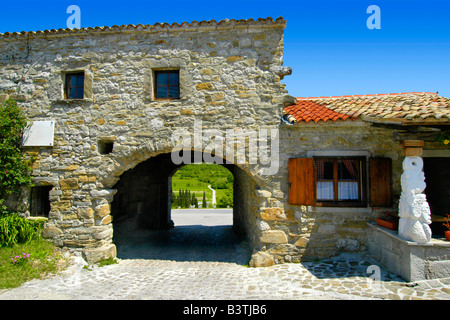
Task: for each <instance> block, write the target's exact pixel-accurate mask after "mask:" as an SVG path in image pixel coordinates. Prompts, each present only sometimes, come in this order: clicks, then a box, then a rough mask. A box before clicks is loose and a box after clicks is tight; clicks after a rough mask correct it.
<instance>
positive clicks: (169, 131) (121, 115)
mask: <svg viewBox="0 0 450 320" xmlns="http://www.w3.org/2000/svg"><path fill="white" fill-rule="evenodd" d="M285 27H286V21H285V20H283V18H278V19H276V20H273V19H271V18H267V19H258V20H253V19H249V20H223V21H219V22H216V21H214V20H212V21H202V22H192V23H186V22H184V23H182V24H181V25H180V24H177V23H174V24H171V25H169V24H167V23H164V24H155V25H136V26H134V25H125V26H114V27H102V28H100V27H97V28H83V29H76V30H70V29H65V30H62V29H60V30H50V31H36V32H21V33H5V34H2V35H0V58H1V60H0V102H4V101H5V100H6V99H8V98H11V99H16V100H17V101H18V103H19V105H20V106H21V107H22V108H23V110H24V111H25V113H26V115H27V117H28V118H29V119H30V121H32V122H33V125H32V126H31V129H30V130H29V132H27V135H26V137H25V140H24V148H25V150H26V152H27V153H28V154H30V155H33V156H36V157H37V160H36V162H35V163H34V167H33V177H34V182H35V185H36V187H34V188H32V190H24V193H23V195H22V197H21V198H20V199H14V201H12V202H11V203H14V204H15V205H16V207H17V208H18V210H19V211H21V212H23V213H24V214H27V215H45V216H47V217H48V221H47V222H46V225H45V229H44V236H45V237H47V238H50V239H52V240H53V241H54V243H56V244H57V245H59V246H64V247H68V248H71V249H73V250H79V251H81V252H82V253H83V255H84V257H85V258H86V259H87V260H88V261H90V262H95V261H98V260H100V259H103V258H107V257H110V256H115V254H116V248H115V245H114V241H113V230H114V221H119V220H121V219H125V218H126V217H127V216H133V217H135V218H137V221H138V223H139V224H141V225H142V226H145V227H148V228H153V229H167V228H171V227H172V222H171V217H170V206H169V205H168V204H169V202H170V195H171V190H170V188H171V183H170V181H171V176H172V175H173V174H174V172H176V170H177V169H178V168H180V167H181V166H182V165H183V164H185V163H187V162H183V163H180V162H179V161H178V162H177V161H174V158H173V155H174V154H173V150H174V149H176V148H180V149H182V150H183V152H180V153H178V154H179V155H180V157H182V158H183V159H184V160H188V161H201V160H203V161H208V160H211V159H212V160H214V161H215V162H219V163H222V164H223V165H224V166H225V167H227V168H228V169H229V170H230V171H231V172H232V173H233V176H234V202H235V206H234V210H233V216H234V219H233V220H234V222H233V223H234V227H235V230H236V231H237V232H240V233H243V234H244V235H245V236H246V237H247V238H248V239H249V241H250V243H251V245H252V247H253V248H254V255H253V258H252V261H251V264H252V265H268V264H272V263H283V262H298V261H301V260H302V259H317V258H324V257H329V256H331V255H334V254H337V253H339V252H341V251H363V250H367V248H368V247H369V246H370V239H369V238H368V234H369V230H370V224H368V222H373V221H375V218H376V217H377V216H379V215H380V214H381V213H382V212H384V211H387V210H391V211H392V210H396V206H397V205H398V198H399V194H400V191H401V190H400V189H401V186H400V181H399V179H400V176H401V174H402V168H401V166H402V164H401V163H402V159H403V158H404V153H403V152H404V150H403V149H404V148H403V146H404V144H403V145H402V141H405V140H407V141H409V140H420V141H425V142H424V144H425V145H424V147H423V149H424V155H429V156H430V157H433V158H436V157H437V158H441V157H448V156H449V155H450V154H449V152H448V151H449V149H448V148H447V149H446V148H445V146H443V145H441V144H439V143H438V142H436V138H437V135H439V133H440V132H442V130H445V128H446V126H445V125H448V124H449V120H450V101H449V99H445V98H442V97H440V96H438V95H437V94H429V93H421V94H417V93H411V94H397V95H381V96H380V95H375V96H364V97H356V96H352V97H329V98H307V99H306V98H298V99H295V98H293V97H292V96H291V95H289V94H288V92H287V91H286V89H285V85H284V84H282V83H281V80H282V79H283V77H284V76H287V75H290V73H291V70H290V68H288V67H284V66H283V45H284V43H283V41H284V40H283V32H284V29H285ZM424 106H426V108H424ZM233 134H234V136H233ZM186 136H187V138H186ZM242 136H243V137H244V138H245V137H247V139H248V140H244V141H248V143H244V146H245V148H244V149H242V150H240V149H239V148H240V145H239V143H238V139H239V138H241V137H242ZM185 138H186V139H185ZM180 139H181V141H182V143H180ZM239 141H240V140H239ZM212 142H214V143H212ZM241 142H242V141H241ZM252 142H253V144H252ZM230 143H231V147H230ZM180 146H182V148H181V147H180ZM264 147H266V149H264ZM223 150H225V153H223V152H222V151H223ZM264 150H265V152H266V153H264V152H263V151H264ZM191 151H192V152H191ZM264 154H265V155H266V158H267V155H268V154H270V157H269V158H270V159H271V160H270V161H267V159H266V160H265V161H262V158H263V155H264ZM181 155H182V156H181ZM230 155H231V156H230ZM178 160H179V159H178ZM272 160H274V161H272ZM439 163H440V164H439V165H442V163H444V165H443V166H444V167H443V170H444V171H445V172H446V174H448V162H445V161H444V162H442V161H440V162H439ZM445 163H446V165H445ZM430 166H434V164H431V165H430ZM375 170H377V171H375ZM341 180H342V181H341ZM344 180H346V181H344ZM344 185H345V188H346V189H345V190H344V187H343V186H344ZM333 186H335V187H334V189H333ZM341 186H342V187H341ZM338 188H339V190H338ZM443 188H444V189H445V188H447V190H448V184H447V185H445V186H444V187H443ZM440 189H442V188H441V187H437V188H436V190H440ZM447 199H448V195H447ZM437 202H439V201H437ZM236 204H238V205H236ZM437 205H438V206H443V205H444V206H445V204H443V203H440V204H437ZM437 210H438V209H437ZM249 258H250V257H249Z"/></svg>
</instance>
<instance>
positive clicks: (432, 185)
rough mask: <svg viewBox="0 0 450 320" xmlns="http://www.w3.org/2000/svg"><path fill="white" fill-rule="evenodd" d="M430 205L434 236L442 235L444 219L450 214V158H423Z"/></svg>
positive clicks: (426, 191)
mask: <svg viewBox="0 0 450 320" xmlns="http://www.w3.org/2000/svg"><path fill="white" fill-rule="evenodd" d="M423 160H424V165H423V171H424V174H425V182H426V185H427V187H426V189H425V194H426V196H427V201H428V204H429V205H430V210H431V218H432V221H433V222H432V224H431V229H432V232H433V235H442V234H443V232H444V230H445V228H444V226H443V225H442V219H443V217H445V216H446V215H447V214H450V158H428V157H425V158H423Z"/></svg>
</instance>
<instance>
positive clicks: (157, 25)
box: [0, 16, 286, 37]
mask: <svg viewBox="0 0 450 320" xmlns="http://www.w3.org/2000/svg"><path fill="white" fill-rule="evenodd" d="M268 22H270V23H273V24H280V25H285V24H286V20H285V19H284V18H283V17H282V16H280V17H278V18H276V19H273V18H272V17H267V18H257V19H256V20H255V19H253V18H249V19H222V20H220V21H216V20H214V19H211V20H202V21H197V20H193V21H191V22H190V23H189V22H187V21H184V22H182V23H178V22H173V23H171V24H170V23H168V22H156V23H154V24H141V23H138V24H136V25H134V24H122V25H120V26H118V25H113V26H96V27H83V28H79V29H70V28H59V29H47V30H36V31H18V32H17V31H16V32H5V33H0V37H8V36H23V35H30V34H31V35H40V34H61V33H66V34H68V33H73V34H75V33H83V32H86V31H108V30H109V31H115V30H129V29H133V28H134V29H143V30H145V29H149V30H152V29H153V30H157V29H167V28H170V29H178V28H190V27H203V26H205V27H211V26H220V27H223V26H228V25H230V26H240V25H249V24H252V25H259V24H266V23H268Z"/></svg>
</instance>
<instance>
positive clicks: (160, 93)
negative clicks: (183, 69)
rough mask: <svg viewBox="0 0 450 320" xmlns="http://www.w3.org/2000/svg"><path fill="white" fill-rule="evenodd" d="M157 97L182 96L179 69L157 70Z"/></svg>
mask: <svg viewBox="0 0 450 320" xmlns="http://www.w3.org/2000/svg"><path fill="white" fill-rule="evenodd" d="M155 98H156V99H179V98H180V71H179V70H165V71H155Z"/></svg>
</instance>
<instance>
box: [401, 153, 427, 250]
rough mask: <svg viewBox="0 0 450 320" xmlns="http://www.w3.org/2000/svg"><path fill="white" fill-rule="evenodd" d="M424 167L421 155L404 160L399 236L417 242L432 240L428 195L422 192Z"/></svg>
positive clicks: (423, 188) (423, 187)
mask: <svg viewBox="0 0 450 320" xmlns="http://www.w3.org/2000/svg"><path fill="white" fill-rule="evenodd" d="M422 168H423V160H422V158H420V157H405V160H403V174H402V177H401V183H402V194H401V196H400V203H399V213H398V215H399V216H400V221H399V226H398V234H399V236H400V237H402V238H404V239H405V240H410V241H415V242H417V243H427V242H429V241H430V240H431V229H430V226H429V224H430V223H431V212H430V206H429V205H428V202H427V199H426V195H425V194H423V193H422V192H423V191H424V190H425V187H426V184H425V175H424V173H423V171H422Z"/></svg>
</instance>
